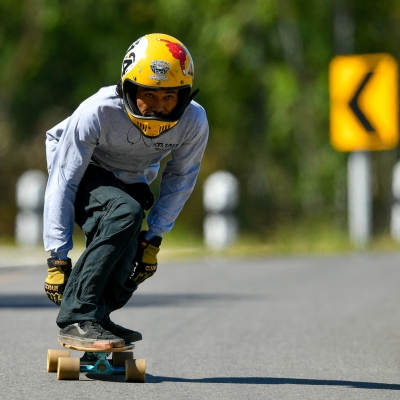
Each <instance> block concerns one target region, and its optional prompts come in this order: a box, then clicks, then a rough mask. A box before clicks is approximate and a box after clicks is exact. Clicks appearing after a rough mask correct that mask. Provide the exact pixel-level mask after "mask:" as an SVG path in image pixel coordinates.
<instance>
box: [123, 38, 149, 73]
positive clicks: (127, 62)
mask: <svg viewBox="0 0 400 400" xmlns="http://www.w3.org/2000/svg"><path fill="white" fill-rule="evenodd" d="M147 45H148V40H147V38H146V37H144V36H143V37H141V38H140V39H138V40H136V42H134V43H132V44H131V46H130V47H129V49H128V50H127V52H126V54H125V58H124V60H123V62H122V76H125V75H126V74H127V73H128V72H129V71H130V70H131V69H132V68H133V67H134V66H136V64H137V63H138V62H139V61H140V60H141V59H142V58H143V56H144V55H145V54H146V49H147Z"/></svg>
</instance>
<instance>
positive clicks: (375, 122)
mask: <svg viewBox="0 0 400 400" xmlns="http://www.w3.org/2000/svg"><path fill="white" fill-rule="evenodd" d="M329 92H330V131H331V132H330V136H331V137H330V139H331V144H332V146H333V147H334V148H335V149H336V150H339V151H357V150H389V149H392V148H394V147H396V146H397V144H398V141H399V116H398V113H399V99H398V65H397V61H396V60H395V59H394V58H393V57H392V56H391V55H389V54H384V53H382V54H365V55H348V56H337V57H335V58H334V59H333V60H332V61H331V64H330V67H329Z"/></svg>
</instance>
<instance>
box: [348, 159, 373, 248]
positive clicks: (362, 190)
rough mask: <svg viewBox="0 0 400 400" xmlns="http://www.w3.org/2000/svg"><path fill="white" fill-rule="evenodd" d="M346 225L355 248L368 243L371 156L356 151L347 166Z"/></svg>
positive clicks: (369, 235) (370, 209) (370, 201)
mask: <svg viewBox="0 0 400 400" xmlns="http://www.w3.org/2000/svg"><path fill="white" fill-rule="evenodd" d="M347 191H348V213H349V215H348V223H349V232H350V238H351V240H352V242H353V243H354V244H355V246H356V247H360V248H363V247H365V246H366V245H367V244H368V242H369V241H370V237H371V226H372V200H371V197H372V183H371V154H370V152H368V151H356V152H352V153H350V154H349V158H348V164H347Z"/></svg>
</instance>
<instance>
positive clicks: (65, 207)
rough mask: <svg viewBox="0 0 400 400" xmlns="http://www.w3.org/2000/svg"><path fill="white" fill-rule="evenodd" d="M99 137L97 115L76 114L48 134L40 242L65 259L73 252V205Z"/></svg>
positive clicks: (48, 249) (88, 113) (87, 112)
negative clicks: (46, 174) (45, 186)
mask: <svg viewBox="0 0 400 400" xmlns="http://www.w3.org/2000/svg"><path fill="white" fill-rule="evenodd" d="M99 134H100V126H99V118H98V115H97V114H96V113H91V112H90V111H89V110H87V111H86V112H82V111H80V112H75V113H74V114H73V115H72V116H71V117H70V118H68V119H66V120H64V121H63V122H61V123H60V124H59V125H57V126H55V127H54V128H53V129H51V130H50V131H49V132H47V139H46V156H47V165H48V171H49V179H48V183H47V188H46V193H45V205H44V231H43V239H44V245H45V250H46V251H51V252H52V254H56V255H57V256H58V257H60V258H63V257H66V255H67V253H68V251H69V250H70V249H71V248H72V233H73V228H74V219H75V218H74V202H75V196H76V192H77V190H78V186H79V183H80V181H81V179H82V177H83V174H84V173H85V171H86V168H87V166H88V164H89V162H90V159H91V156H92V153H93V150H94V148H95V147H96V144H97V143H98V138H99Z"/></svg>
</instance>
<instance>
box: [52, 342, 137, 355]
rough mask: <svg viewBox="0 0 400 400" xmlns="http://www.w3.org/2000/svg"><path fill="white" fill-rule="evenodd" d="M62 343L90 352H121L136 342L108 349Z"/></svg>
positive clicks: (74, 348)
mask: <svg viewBox="0 0 400 400" xmlns="http://www.w3.org/2000/svg"><path fill="white" fill-rule="evenodd" d="M59 343H60V342H59ZM60 345H61V346H63V347H65V348H67V349H71V350H77V351H86V352H89V353H119V352H121V351H127V350H132V349H133V348H134V347H135V345H134V344H129V345H127V346H123V347H110V348H106V349H102V348H93V347H80V346H77V345H74V344H67V343H60Z"/></svg>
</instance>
